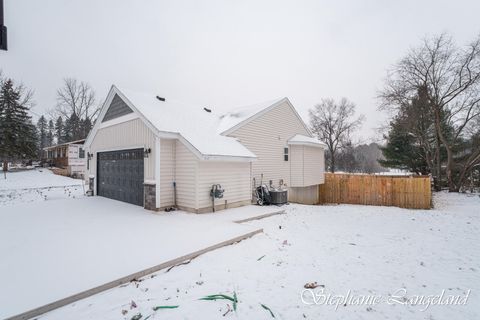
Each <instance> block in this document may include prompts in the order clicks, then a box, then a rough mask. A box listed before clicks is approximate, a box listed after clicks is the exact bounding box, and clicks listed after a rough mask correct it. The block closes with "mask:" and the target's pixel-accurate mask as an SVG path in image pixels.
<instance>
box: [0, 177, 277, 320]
mask: <svg viewBox="0 0 480 320" xmlns="http://www.w3.org/2000/svg"><path fill="white" fill-rule="evenodd" d="M78 182H79V181H78V180H74V179H70V178H65V177H61V176H56V175H53V174H51V173H50V172H49V171H28V172H19V173H15V174H9V176H8V184H7V183H5V184H2V185H1V188H2V189H1V190H0V192H4V191H5V190H7V189H8V190H10V191H18V192H16V193H14V194H15V197H12V198H11V199H10V200H9V202H8V205H5V206H1V207H0V256H1V259H0V275H2V281H1V285H0V319H3V318H5V317H9V316H13V315H16V314H20V313H22V312H25V311H28V310H31V309H33V308H36V307H40V306H42V305H45V304H48V303H51V302H54V301H56V300H59V299H62V298H65V297H68V296H71V295H73V294H76V293H79V292H82V291H84V290H88V289H91V288H93V287H97V286H100V285H102V284H105V283H108V282H110V281H113V280H116V279H119V278H121V277H124V276H127V275H130V274H133V273H135V272H138V271H141V270H144V269H147V268H150V267H153V266H156V265H158V264H160V263H163V262H166V261H169V260H172V259H175V258H177V257H179V256H183V255H186V254H190V253H193V252H195V251H197V250H201V249H204V248H207V247H209V246H212V245H216V244H218V243H220V242H223V241H225V240H230V239H233V238H235V237H238V236H242V235H244V234H246V233H249V232H252V231H255V230H258V227H256V226H253V225H241V224H238V223H233V221H236V220H240V219H245V218H249V217H251V216H257V215H262V214H265V213H268V212H272V211H278V208H266V207H263V208H262V207H256V206H255V207H254V206H252V207H242V208H236V209H231V210H228V212H226V214H220V213H217V214H207V215H193V214H186V213H182V212H171V213H168V214H167V213H162V214H152V213H151V212H150V211H147V210H144V209H143V208H142V207H139V206H134V205H130V204H127V203H123V202H119V201H115V200H110V199H106V198H102V197H84V196H82V193H81V192H77V193H75V192H73V191H72V192H71V193H73V194H71V195H68V191H67V190H69V189H68V188H67V187H61V186H62V184H63V185H64V186H67V185H68V186H69V185H73V186H74V187H72V189H70V190H74V188H79V189H78V190H80V189H82V188H81V185H80V186H78ZM80 182H81V181H80ZM48 185H51V186H60V188H57V189H58V190H59V195H58V197H52V194H48V196H47V197H46V198H43V197H30V194H23V193H20V192H19V191H20V190H21V189H24V188H34V189H32V190H44V189H36V188H35V187H37V188H45V187H46V186H48ZM15 187H16V188H17V189H15ZM53 189H54V188H52V190H53ZM46 190H48V187H47V189H46ZM25 198H27V201H25Z"/></svg>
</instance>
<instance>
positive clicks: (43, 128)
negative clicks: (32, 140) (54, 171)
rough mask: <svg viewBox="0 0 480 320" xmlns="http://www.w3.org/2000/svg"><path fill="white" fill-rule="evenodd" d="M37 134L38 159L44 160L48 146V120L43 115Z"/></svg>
mask: <svg viewBox="0 0 480 320" xmlns="http://www.w3.org/2000/svg"><path fill="white" fill-rule="evenodd" d="M37 133H38V158H40V159H42V158H43V148H45V147H46V146H47V144H48V142H47V133H48V127H47V119H45V117H44V116H43V115H42V116H41V117H40V119H38V122H37Z"/></svg>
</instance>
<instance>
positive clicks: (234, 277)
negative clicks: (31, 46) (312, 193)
mask: <svg viewBox="0 0 480 320" xmlns="http://www.w3.org/2000/svg"><path fill="white" fill-rule="evenodd" d="M9 178H10V179H8V180H7V181H2V182H0V194H1V195H5V194H6V193H8V194H11V195H12V196H11V197H7V198H5V197H4V198H2V199H3V201H2V203H0V254H1V255H2V259H1V260H0V273H1V274H2V276H3V280H2V285H1V286H0V301H2V302H1V304H0V319H2V318H5V317H8V316H11V315H14V314H18V313H21V312H24V311H27V310H29V309H32V308H35V307H38V306H40V305H43V304H46V303H49V302H52V301H55V300H58V299H61V298H64V297H66V296H69V295H72V294H75V293H78V292H80V291H82V290H86V289H89V288H92V287H94V286H98V285H100V284H103V283H105V282H108V281H111V280H114V279H117V278H119V277H122V276H125V275H128V274H130V273H133V272H136V271H140V270H142V269H145V268H148V267H151V266H153V265H156V264H159V263H161V262H162V261H165V260H168V259H173V258H175V257H178V256H180V255H182V254H186V253H189V252H192V251H194V250H198V249H202V248H205V247H206V246H209V245H212V244H215V243H218V242H220V241H223V240H226V239H231V238H233V237H235V236H238V235H241V234H245V233H247V232H251V231H253V230H258V229H261V228H263V229H264V233H263V234H259V235H256V236H254V237H253V238H250V239H247V240H245V241H242V242H240V243H237V244H235V245H231V246H228V247H224V248H221V249H218V250H216V251H213V252H210V253H207V254H204V255H202V256H200V257H198V258H196V259H194V260H192V261H191V262H190V263H188V264H185V265H180V266H177V267H175V268H173V269H171V270H170V271H168V272H167V271H166V270H162V271H159V272H157V273H155V274H153V275H150V276H147V277H145V278H143V279H141V281H136V282H132V283H129V284H126V285H122V286H119V287H117V288H114V289H111V290H108V291H105V292H103V293H100V294H97V295H94V296H92V297H89V298H86V299H84V300H80V301H77V302H75V303H73V304H71V305H67V306H65V307H63V308H60V309H57V310H54V311H52V312H50V313H47V314H45V315H43V316H40V317H39V318H41V319H45V320H53V319H132V317H133V318H134V319H135V316H136V317H137V318H139V314H141V315H142V318H141V319H146V318H147V317H148V316H150V318H149V319H165V318H168V319H225V318H233V319H236V318H239V319H269V318H272V317H271V314H270V312H269V311H268V310H267V309H265V308H264V307H262V306H261V304H263V305H264V306H265V307H266V308H269V309H270V310H271V311H272V313H273V314H274V315H275V318H276V319H318V318H326V319H332V318H337V319H372V318H373V319H478V318H479V317H480V307H479V306H480V294H479V290H480V214H479V212H480V197H478V196H469V195H463V194H460V195H458V194H448V193H441V194H438V195H436V196H435V199H434V200H435V209H434V210H429V211H424V210H406V209H399V208H392V207H374V206H353V205H328V206H327V205H326V206H302V205H288V206H284V207H283V208H285V209H286V214H284V215H277V216H273V217H269V218H265V219H262V220H255V221H249V222H245V223H242V224H238V223H233V222H232V221H236V220H240V219H242V218H246V217H250V216H258V215H261V214H262V213H263V212H267V211H265V208H261V207H253V206H252V207H244V208H239V209H233V210H231V211H229V212H220V213H217V214H206V215H193V214H184V213H181V212H173V213H168V214H166V213H162V214H157V215H156V214H151V213H150V212H148V211H146V210H144V209H142V208H141V207H137V206H133V205H129V204H125V203H122V202H117V201H113V200H109V199H105V198H101V197H93V198H89V197H84V196H82V193H83V191H82V186H81V181H79V180H73V179H69V178H65V177H60V176H56V175H53V174H51V173H50V171H48V170H42V171H41V172H39V171H30V172H23V173H22V172H19V173H15V175H14V174H11V175H10V176H9ZM62 185H63V186H65V185H73V187H68V188H67V187H61V188H56V189H55V188H51V190H49V188H48V186H62ZM27 188H28V189H27ZM31 188H34V189H31ZM36 188H43V189H40V190H46V191H47V192H50V193H47V194H46V197H45V196H42V194H39V193H38V192H37V193H35V192H36V191H35V190H39V189H36ZM45 188H46V189H45ZM25 189H26V190H30V192H28V193H22V192H20V191H21V190H25ZM54 190H56V191H54ZM43 192H44V191H42V193H43ZM2 204H3V206H1V205H2ZM277 210H278V209H277ZM270 211H271V209H270ZM312 282H317V284H318V285H319V287H317V288H316V289H313V291H305V289H304V285H305V284H306V283H312ZM402 289H405V290H406V294H405V295H406V296H407V297H409V298H412V297H414V296H419V295H426V296H430V295H440V294H441V293H442V290H445V293H444V295H445V296H447V295H461V296H464V295H465V294H466V293H467V292H468V290H471V291H470V294H469V296H468V300H467V303H466V305H456V306H455V305H442V306H439V305H431V306H430V307H428V308H427V310H425V311H422V309H424V308H425V306H418V305H417V306H408V305H401V304H399V303H393V304H387V303H386V302H384V301H381V302H380V303H375V304H369V305H355V303H354V302H352V301H355V300H350V301H349V302H347V304H346V305H344V303H343V302H342V303H338V307H336V305H335V304H336V301H335V300H330V301H333V303H334V305H324V304H318V305H316V304H312V296H311V293H312V292H316V293H317V294H319V295H320V297H322V296H323V295H324V294H332V295H343V296H344V295H347V294H348V292H349V291H350V296H353V297H360V296H371V295H375V296H381V297H382V298H383V297H388V296H389V295H394V296H398V295H400V294H401V291H399V290H402ZM321 290H323V291H321ZM219 293H222V294H227V295H229V296H232V297H233V295H234V293H235V294H236V295H237V297H238V303H237V310H236V311H233V304H232V302H231V301H229V300H217V301H208V300H207V301H206V300H199V299H200V298H202V297H205V296H207V295H212V294H219ZM302 294H303V301H302ZM337 301H340V300H337ZM304 302H306V303H304ZM156 306H173V307H176V306H178V307H176V308H174V309H158V310H157V311H154V310H153V308H154V307H156ZM223 315H225V317H224V316H223Z"/></svg>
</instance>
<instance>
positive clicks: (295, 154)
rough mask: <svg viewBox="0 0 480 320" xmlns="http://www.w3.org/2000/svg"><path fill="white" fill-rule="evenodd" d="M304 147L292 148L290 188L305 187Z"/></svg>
mask: <svg viewBox="0 0 480 320" xmlns="http://www.w3.org/2000/svg"><path fill="white" fill-rule="evenodd" d="M303 181H304V179H303V146H294V145H292V146H290V187H303Z"/></svg>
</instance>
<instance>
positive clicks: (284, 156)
mask: <svg viewBox="0 0 480 320" xmlns="http://www.w3.org/2000/svg"><path fill="white" fill-rule="evenodd" d="M283 160H285V161H288V147H285V148H283Z"/></svg>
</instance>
